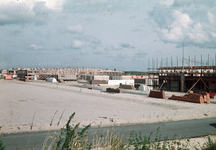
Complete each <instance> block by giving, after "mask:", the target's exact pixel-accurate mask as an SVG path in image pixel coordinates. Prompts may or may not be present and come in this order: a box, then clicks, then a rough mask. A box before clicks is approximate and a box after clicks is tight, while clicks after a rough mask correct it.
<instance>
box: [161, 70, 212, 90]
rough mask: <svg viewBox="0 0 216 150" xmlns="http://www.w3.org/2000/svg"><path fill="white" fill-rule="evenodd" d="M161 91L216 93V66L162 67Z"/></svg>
mask: <svg viewBox="0 0 216 150" xmlns="http://www.w3.org/2000/svg"><path fill="white" fill-rule="evenodd" d="M158 75H159V87H158V89H160V90H165V91H175V92H189V91H194V92H200V91H204V92H211V93H216V66H192V67H160V68H159V69H158Z"/></svg>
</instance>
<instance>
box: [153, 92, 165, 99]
mask: <svg viewBox="0 0 216 150" xmlns="http://www.w3.org/2000/svg"><path fill="white" fill-rule="evenodd" d="M149 97H154V98H162V99H166V98H165V92H164V90H162V91H152V90H151V91H150V93H149Z"/></svg>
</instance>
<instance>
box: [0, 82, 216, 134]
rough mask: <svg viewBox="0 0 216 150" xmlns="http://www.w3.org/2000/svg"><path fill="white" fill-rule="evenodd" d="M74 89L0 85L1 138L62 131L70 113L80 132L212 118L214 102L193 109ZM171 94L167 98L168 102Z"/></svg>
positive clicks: (142, 97) (72, 86)
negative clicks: (101, 128)
mask: <svg viewBox="0 0 216 150" xmlns="http://www.w3.org/2000/svg"><path fill="white" fill-rule="evenodd" d="M77 86H80V83H77V82H70V83H63V84H57V83H47V82H42V81H37V82H22V81H16V80H11V81H9V80H8V81H7V80H0V89H1V90H0V103H1V105H0V126H1V129H0V134H10V133H21V132H32V131H44V130H54V129H60V128H62V127H64V125H65V124H66V122H67V120H68V118H69V116H70V115H71V114H72V113H73V112H75V113H76V115H75V117H74V119H73V120H72V123H71V124H72V125H75V124H76V123H78V122H80V124H81V126H86V125H88V124H91V125H92V126H98V125H100V124H101V125H102V126H113V125H114V124H116V125H125V124H136V123H155V122H168V121H178V120H189V119H201V118H210V117H216V113H215V112H216V110H215V102H216V101H215V100H211V104H196V103H187V102H180V101H173V100H168V99H166V100H164V99H156V98H148V96H147V95H148V93H146V92H140V91H134V92H133V93H136V94H127V93H120V94H110V93H105V92H101V91H100V90H89V89H87V88H81V87H77ZM93 88H94V87H93ZM172 94H173V93H171V92H166V96H167V95H168V96H169V95H170V96H171V95H172ZM175 94H177V93H175ZM178 94H179V93H178ZM61 115H62V117H61ZM58 122H60V123H59V125H58Z"/></svg>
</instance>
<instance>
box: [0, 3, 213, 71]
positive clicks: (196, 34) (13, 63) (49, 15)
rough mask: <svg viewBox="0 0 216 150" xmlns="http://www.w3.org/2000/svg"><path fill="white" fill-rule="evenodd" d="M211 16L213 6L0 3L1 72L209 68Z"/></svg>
mask: <svg viewBox="0 0 216 150" xmlns="http://www.w3.org/2000/svg"><path fill="white" fill-rule="evenodd" d="M215 9H216V1H215V0H124V1H122V0H0V69H7V68H23V67H27V68H46V67H49V68H60V67H62V68H63V67H64V68H70V67H72V68H77V67H79V68H102V69H109V70H114V69H116V70H117V71H118V70H119V71H147V69H148V67H150V68H153V67H160V66H163V67H165V66H171V65H172V66H177V65H178V66H181V64H182V58H184V60H185V61H184V64H185V65H194V64H193V63H192V61H197V64H198V62H201V60H202V63H207V62H209V65H215V57H216V55H215V54H216V19H215V17H216V10H215ZM183 49H184V50H183ZM183 54H184V55H183ZM201 57H202V59H201ZM189 59H190V60H191V61H190V62H189Z"/></svg>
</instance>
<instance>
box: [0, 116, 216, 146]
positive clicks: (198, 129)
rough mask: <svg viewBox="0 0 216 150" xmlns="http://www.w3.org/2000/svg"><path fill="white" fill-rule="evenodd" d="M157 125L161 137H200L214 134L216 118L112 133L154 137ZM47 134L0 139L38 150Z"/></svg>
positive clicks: (94, 130)
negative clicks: (151, 135)
mask: <svg viewBox="0 0 216 150" xmlns="http://www.w3.org/2000/svg"><path fill="white" fill-rule="evenodd" d="M158 127H160V133H159V134H160V135H161V136H162V137H166V136H168V137H169V138H170V139H171V138H172V137H174V136H175V135H177V136H178V137H180V138H191V137H200V136H205V135H209V134H216V118H211V119H201V120H189V121H177V122H168V123H154V124H139V125H130V126H120V127H115V128H114V133H120V135H122V134H124V137H125V138H127V137H129V136H130V133H131V131H132V130H134V131H135V133H139V131H141V132H142V135H143V136H144V135H146V136H148V135H149V134H150V133H151V132H153V137H154V136H155V134H156V132H157V128H158ZM107 129H108V130H109V131H111V130H112V127H110V128H100V129H98V128H90V129H89V130H88V131H89V135H92V134H93V133H96V132H98V130H99V133H98V135H99V136H100V135H101V134H102V132H103V131H104V130H107ZM57 132H58V131H57ZM49 135H54V132H51V133H49ZM47 136H48V132H40V133H25V134H11V135H6V136H3V135H1V136H0V140H1V141H2V142H3V143H4V145H5V146H6V150H25V149H26V150H27V149H29V148H31V147H34V145H36V150H40V149H41V148H42V146H43V143H44V141H45V139H46V137H47Z"/></svg>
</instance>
